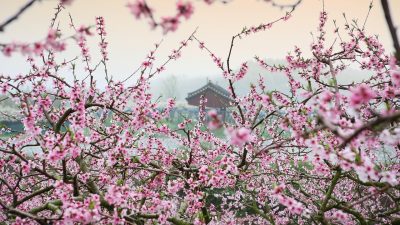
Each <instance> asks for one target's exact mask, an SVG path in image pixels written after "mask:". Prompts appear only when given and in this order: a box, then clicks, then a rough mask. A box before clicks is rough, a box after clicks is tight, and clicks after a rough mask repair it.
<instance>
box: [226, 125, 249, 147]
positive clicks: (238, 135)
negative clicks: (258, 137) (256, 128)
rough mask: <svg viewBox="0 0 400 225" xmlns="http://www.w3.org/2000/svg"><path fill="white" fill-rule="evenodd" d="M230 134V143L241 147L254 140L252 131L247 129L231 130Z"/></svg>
mask: <svg viewBox="0 0 400 225" xmlns="http://www.w3.org/2000/svg"><path fill="white" fill-rule="evenodd" d="M228 133H229V136H230V143H231V144H232V145H236V146H239V147H241V146H243V145H244V144H245V143H246V142H248V141H250V140H251V139H252V135H251V130H250V129H248V128H246V127H241V128H238V129H230V130H228Z"/></svg>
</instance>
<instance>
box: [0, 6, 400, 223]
mask: <svg viewBox="0 0 400 225" xmlns="http://www.w3.org/2000/svg"><path fill="white" fill-rule="evenodd" d="M65 2H71V1H65ZM129 7H130V9H131V10H132V13H134V14H135V16H136V17H141V16H144V17H146V16H149V13H150V12H151V11H152V9H150V8H149V7H148V6H146V5H145V2H144V1H137V2H136V3H132V4H130V5H129ZM191 13H192V6H191V5H190V4H189V3H184V2H179V3H178V14H177V17H174V18H165V21H169V22H166V23H169V25H166V26H165V27H167V28H165V27H164V26H163V27H164V29H167V30H168V31H169V30H174V29H176V27H175V25H172V22H171V21H170V20H171V19H175V20H178V18H181V17H185V18H188V17H189V16H190V14H191ZM289 18H290V14H287V15H285V16H283V17H282V18H279V19H277V20H276V21H274V22H271V23H267V24H261V25H259V26H254V27H251V28H248V29H244V30H243V31H242V32H240V33H238V34H237V35H234V36H233V38H232V45H231V46H233V42H234V41H235V40H236V39H238V38H242V37H244V36H246V35H250V34H253V33H256V32H260V31H264V30H267V29H270V28H271V27H272V26H273V25H274V24H275V23H278V22H282V21H285V20H287V19H289ZM163 21H164V20H163ZM326 21H327V13H326V12H322V13H321V16H320V23H319V27H318V30H319V35H318V37H317V38H316V39H315V40H314V42H313V43H312V44H311V52H312V57H306V56H304V55H303V52H302V50H301V49H300V48H298V47H295V49H294V51H293V52H292V53H289V54H288V55H287V57H286V64H285V65H279V66H278V65H269V64H268V63H266V62H265V61H264V60H262V59H261V58H260V57H256V61H257V62H258V63H259V64H260V66H262V67H263V68H265V69H266V71H269V72H271V73H275V72H283V73H284V74H285V75H286V76H287V78H288V81H289V86H290V91H289V92H288V93H286V92H280V91H269V90H268V89H267V84H265V82H264V80H263V77H262V76H261V77H260V79H259V82H258V83H257V84H254V85H252V86H251V90H250V92H249V93H248V94H246V95H244V96H238V95H237V94H236V92H235V88H234V84H235V82H236V81H238V80H240V79H242V78H243V77H245V76H246V74H247V71H248V70H247V64H246V63H243V64H241V65H239V66H238V67H239V70H238V71H234V70H233V69H232V66H231V65H230V63H229V58H230V57H231V53H232V51H233V49H232V47H231V49H230V54H229V56H228V58H227V59H226V63H223V62H224V60H222V59H221V58H219V57H218V56H216V54H214V53H213V52H212V50H210V49H209V48H208V47H207V46H206V45H205V44H204V42H203V41H201V40H199V39H198V38H197V37H196V36H195V33H193V34H192V35H190V36H189V37H188V38H187V39H186V40H185V41H183V42H182V43H181V44H180V46H179V47H178V48H177V49H176V50H174V51H173V52H172V53H171V55H170V56H169V58H168V59H167V60H166V61H165V62H163V63H161V66H160V67H158V68H155V69H154V70H152V68H153V67H152V65H153V63H154V61H155V59H156V56H155V50H154V51H151V53H150V54H149V56H148V57H147V58H146V60H145V61H144V62H143V64H142V65H140V66H139V68H138V70H137V72H136V73H134V74H132V76H131V77H128V78H126V79H121V80H116V79H113V78H112V77H109V76H108V74H107V61H108V60H109V59H108V54H107V41H106V38H107V35H106V24H105V22H104V19H103V18H102V17H99V18H96V26H97V35H98V36H99V37H100V42H99V46H100V53H101V56H102V58H101V61H100V62H99V63H94V62H93V61H92V58H91V54H90V52H89V50H88V48H87V46H86V40H87V39H88V38H92V37H91V36H92V35H93V34H92V32H90V28H88V27H81V28H75V26H73V27H74V28H75V30H76V34H75V35H74V40H76V44H77V45H78V46H79V47H80V50H81V52H80V55H81V57H80V58H81V60H82V63H83V64H84V66H85V69H86V74H84V75H83V76H78V75H75V70H74V66H73V65H74V63H75V60H64V61H59V59H58V58H56V56H57V55H58V53H59V52H60V51H64V50H66V48H65V46H66V45H65V40H64V39H61V36H62V34H61V32H60V31H55V30H53V29H51V30H50V31H49V34H48V36H47V38H46V39H45V40H43V41H40V42H37V43H38V45H40V46H41V47H40V48H37V47H36V43H35V44H33V45H31V44H26V45H25V44H24V45H19V44H10V45H5V46H3V47H2V52H3V54H4V55H6V56H11V55H12V54H13V53H16V52H20V53H22V54H26V55H28V59H29V60H28V62H29V65H30V67H31V69H30V72H29V73H27V74H24V75H19V76H12V75H1V76H0V85H1V90H2V93H3V94H4V95H5V96H6V98H10V99H12V100H13V102H14V103H15V104H17V105H18V109H19V115H18V116H20V117H21V118H22V119H21V120H22V122H23V124H24V131H23V132H21V133H18V134H16V135H12V136H7V137H5V138H1V139H0V169H1V176H0V193H1V195H0V220H1V221H5V222H6V223H13V224H37V223H39V224H74V223H81V224H152V223H160V224H238V223H239V224H289V223H291V224H314V223H318V224H331V223H332V224H370V223H392V222H393V223H394V222H395V221H396V220H398V218H399V217H400V205H399V201H398V200H399V198H400V185H399V180H398V179H399V169H400V167H399V165H400V164H399V154H400V149H399V148H400V143H399V140H400V128H399V124H398V122H399V120H400V111H399V106H400V105H399V102H400V101H399V95H400V75H399V74H400V70H399V67H398V66H397V64H396V60H395V59H394V58H393V57H391V56H390V55H389V54H387V53H386V51H385V50H384V49H383V47H382V45H381V44H380V43H379V41H378V40H377V38H376V37H375V36H370V35H368V34H367V33H366V31H365V30H364V29H363V28H360V27H358V25H357V24H351V25H350V24H347V23H346V24H345V29H344V31H345V32H346V36H347V37H346V38H347V39H342V38H343V37H344V36H343V35H341V36H340V40H341V41H340V42H337V43H335V45H332V44H329V43H326V40H325V34H326V31H325V27H324V26H325V23H326ZM173 23H174V24H175V23H177V22H173ZM336 32H337V33H338V31H336ZM338 35H339V34H338ZM342 36H343V37H342ZM193 42H195V44H196V45H199V47H200V49H202V50H203V52H205V53H207V54H209V55H210V58H211V60H213V61H214V62H215V64H216V66H217V68H219V69H221V74H222V75H223V76H224V77H225V79H226V80H227V81H228V83H229V87H228V88H229V90H230V93H231V98H232V99H233V102H232V110H231V114H232V115H231V117H232V118H233V119H234V122H233V123H226V122H223V121H222V120H221V119H220V117H219V116H218V115H217V113H216V112H214V111H211V112H209V113H208V114H207V113H206V110H205V102H206V101H207V100H206V99H204V98H202V100H201V106H200V107H199V117H198V119H197V120H191V119H186V120H184V122H182V123H180V124H179V125H178V129H173V128H171V127H170V126H169V125H168V124H165V123H164V122H163V121H165V119H166V118H168V116H169V113H170V112H171V110H172V109H173V108H174V107H175V102H174V100H170V101H168V103H167V106H166V107H164V108H163V109H162V110H159V107H158V102H155V101H153V100H152V96H151V94H150V93H149V83H150V82H151V78H152V77H153V76H154V75H156V74H158V73H161V72H162V71H163V70H164V69H165V67H166V66H167V64H168V63H169V62H171V61H172V60H176V59H178V58H179V57H180V56H181V53H182V50H183V49H184V47H185V46H187V45H188V44H192V43H193ZM156 48H158V45H157V46H156ZM37 56H38V57H37ZM349 64H352V65H357V66H358V67H359V68H360V69H362V70H368V71H372V72H373V74H374V75H373V76H371V77H370V78H368V79H365V80H363V81H362V82H358V83H353V84H340V83H338V81H337V76H338V75H339V74H340V72H341V71H343V70H345V69H346V68H347V67H348V65H349ZM101 66H103V68H104V76H105V79H106V81H107V86H106V87H105V88H104V89H102V88H98V87H97V85H96V78H95V77H94V72H95V71H100V70H101V68H102V67H101ZM69 68H72V69H69ZM61 70H69V71H70V72H71V73H72V74H74V79H73V82H67V81H66V79H64V77H63V75H62V73H61V72H60V71H61ZM132 77H135V78H136V82H135V83H134V84H133V85H130V86H128V85H127V84H126V82H125V81H127V80H129V79H131V78H132ZM14 116H16V115H14ZM207 116H208V118H209V120H208V121H209V122H206V117H207ZM215 129H224V130H225V131H226V134H227V137H226V138H225V137H218V136H216V135H215V134H214V130H215ZM1 132H5V131H4V130H2V131H1ZM168 142H174V143H176V145H175V146H174V147H170V146H169V145H168ZM32 147H33V150H32Z"/></svg>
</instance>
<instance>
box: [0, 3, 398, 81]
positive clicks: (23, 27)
mask: <svg viewBox="0 0 400 225" xmlns="http://www.w3.org/2000/svg"><path fill="white" fill-rule="evenodd" d="M26 2H27V0H0V21H3V20H5V19H6V18H8V17H9V16H10V15H12V14H13V13H14V12H15V11H16V10H17V9H19V7H21V6H22V5H23V4H25V3H26ZM57 2H58V1H56V0H42V1H39V2H38V3H36V4H35V5H34V6H33V7H32V8H30V9H29V11H28V12H27V13H25V14H23V15H22V16H21V17H20V18H19V19H18V20H17V21H16V22H15V23H13V24H11V25H10V26H8V27H7V29H6V31H5V32H4V33H0V43H9V42H12V41H26V42H32V41H35V40H40V39H43V37H45V35H46V33H47V29H48V26H49V24H50V19H51V18H52V16H53V14H54V7H55V6H56V5H57ZM175 2H176V0H148V4H149V5H150V6H151V7H152V8H153V9H154V12H155V17H156V18H158V17H161V16H168V15H173V14H174V13H175ZM193 2H194V7H195V12H194V14H193V15H192V17H191V18H190V19H189V20H188V21H184V22H183V23H182V24H181V25H180V26H179V29H178V30H177V31H176V32H173V33H168V34H167V35H163V33H162V31H161V30H160V29H156V30H151V29H150V27H149V25H148V22H147V21H146V20H136V19H135V18H134V16H133V15H132V14H130V12H129V9H128V8H127V7H126V4H127V3H128V1H125V0H112V1H111V0H75V1H74V2H73V4H72V5H71V6H69V7H67V8H66V9H65V11H63V12H62V13H61V14H60V16H59V18H58V19H59V23H60V28H61V30H62V31H63V32H64V34H71V32H72V30H71V29H70V28H69V27H68V24H69V15H68V14H71V16H72V18H73V20H74V23H75V25H78V26H79V25H80V24H84V25H93V24H95V17H96V16H103V17H104V19H105V23H106V31H107V33H108V36H107V40H108V42H109V47H108V49H109V56H110V62H109V71H110V73H111V74H112V75H113V76H114V77H117V78H122V77H126V76H127V75H128V74H130V73H131V72H132V71H133V70H134V69H135V68H137V66H138V65H140V63H141V62H143V59H144V58H145V56H146V55H147V54H148V52H149V51H150V50H151V49H153V47H154V43H157V42H160V41H161V40H163V41H162V45H161V47H160V49H159V51H158V55H157V59H158V63H161V62H163V61H164V60H165V59H166V57H167V55H168V54H169V53H170V52H171V50H173V49H175V48H177V46H178V45H179V42H180V41H182V40H184V39H186V38H187V37H188V36H189V35H190V34H191V33H192V32H193V31H194V30H195V29H196V28H198V30H197V33H196V36H197V37H198V38H200V39H201V40H203V41H204V42H205V44H206V46H207V47H208V48H210V49H211V50H212V51H214V52H215V53H216V55H218V56H220V57H222V58H223V59H225V58H226V56H227V54H228V50H229V45H230V39H231V37H232V35H234V34H236V33H238V32H240V31H241V30H242V28H243V27H245V26H247V27H249V26H252V25H257V24H260V23H268V22H270V21H273V20H275V19H277V18H279V17H281V16H283V15H284V14H285V10H280V9H279V8H274V7H272V6H271V5H270V4H266V3H265V2H263V1H262V0H233V1H232V2H230V3H229V4H222V3H215V4H213V5H211V6H209V5H206V4H204V3H203V2H202V1H193ZM278 2H283V3H286V2H291V1H290V0H287V1H286V0H281V1H278ZM389 2H390V5H391V9H392V15H393V17H394V21H395V23H396V24H400V14H399V13H397V11H396V10H395V9H399V8H400V1H397V0H392V1H389ZM369 3H370V1H369V0H325V9H326V11H327V12H328V24H327V28H328V29H327V30H328V33H329V32H333V22H332V21H333V20H336V21H337V24H338V25H339V27H342V28H343V24H344V19H343V13H345V14H346V16H347V18H348V19H353V18H354V19H358V20H359V21H360V22H363V21H364V19H365V17H366V15H367V12H368V6H369ZM373 5H374V7H373V8H372V11H371V13H370V15H369V19H368V21H367V24H366V31H367V33H368V34H377V35H379V39H380V40H381V42H382V43H383V45H384V47H385V48H386V49H388V50H389V51H392V42H391V39H390V35H389V31H388V28H387V26H386V23H385V20H384V15H383V12H382V9H381V7H380V1H377V0H375V1H373ZM321 10H322V1H321V0H303V2H302V4H301V5H299V6H298V8H296V10H295V11H294V13H293V16H292V18H291V19H289V20H288V21H286V22H279V23H278V24H276V25H275V26H274V27H272V28H271V29H270V30H268V31H266V32H261V33H258V34H255V35H252V36H249V37H246V38H243V39H241V40H238V41H237V42H236V43H235V47H234V50H233V55H232V58H231V64H232V65H233V67H239V66H240V64H241V63H242V62H245V61H247V60H252V59H253V58H254V56H256V55H257V56H259V57H261V58H265V59H283V58H284V57H285V55H286V54H287V52H289V51H292V50H293V47H294V46H295V45H297V46H299V47H300V48H302V49H309V46H310V43H311V41H312V36H311V32H316V28H317V26H318V17H319V13H320V11H321ZM92 39H93V40H91V41H90V50H91V53H92V54H93V55H94V56H95V57H96V56H99V55H100V52H99V50H98V48H97V42H98V39H97V38H92ZM328 39H330V40H331V41H333V39H334V37H333V36H329V35H328ZM70 45H71V46H73V45H74V43H73V42H71V43H70ZM68 51H69V52H68V53H66V54H67V56H70V57H73V56H75V55H78V54H79V50H78V49H77V48H74V47H71V48H70V49H69V50H68ZM156 64H157V63H156ZM0 68H1V69H0V73H6V74H16V73H20V72H24V70H26V68H27V67H26V62H25V59H24V58H23V57H20V56H17V57H13V58H5V57H4V56H0ZM171 74H173V75H175V76H176V77H177V78H178V80H179V77H182V76H184V77H185V78H187V77H199V76H200V77H207V78H210V79H213V77H214V76H220V71H219V70H218V68H217V67H216V66H215V65H214V63H213V62H212V60H211V59H210V57H209V56H208V54H207V53H206V52H205V51H204V50H200V49H199V48H198V44H196V43H193V44H191V45H189V47H187V48H186V49H184V50H183V52H182V57H181V59H179V60H178V61H176V62H172V63H171V64H169V65H168V67H167V70H166V71H165V72H164V73H163V74H161V75H160V76H168V75H171Z"/></svg>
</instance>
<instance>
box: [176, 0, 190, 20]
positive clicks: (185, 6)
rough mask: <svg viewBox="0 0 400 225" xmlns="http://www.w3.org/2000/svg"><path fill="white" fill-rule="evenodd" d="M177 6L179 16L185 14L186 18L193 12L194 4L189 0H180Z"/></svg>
mask: <svg viewBox="0 0 400 225" xmlns="http://www.w3.org/2000/svg"><path fill="white" fill-rule="evenodd" d="M176 8H177V10H178V16H183V17H185V19H189V18H190V16H191V15H192V14H193V5H192V3H191V2H189V1H187V2H185V3H184V2H183V1H182V0H179V1H178V2H177V3H176Z"/></svg>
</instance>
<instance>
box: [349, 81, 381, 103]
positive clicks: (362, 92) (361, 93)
mask: <svg viewBox="0 0 400 225" xmlns="http://www.w3.org/2000/svg"><path fill="white" fill-rule="evenodd" d="M375 96H376V94H375V93H374V91H373V90H371V88H370V87H369V86H367V85H366V84H364V83H363V84H360V85H358V86H357V87H355V88H354V89H353V90H352V95H351V98H350V102H351V105H352V106H359V105H361V104H366V103H368V102H369V101H370V100H371V99H373V98H375Z"/></svg>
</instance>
